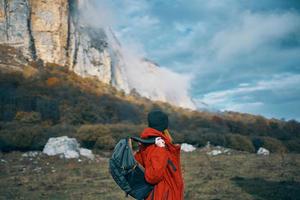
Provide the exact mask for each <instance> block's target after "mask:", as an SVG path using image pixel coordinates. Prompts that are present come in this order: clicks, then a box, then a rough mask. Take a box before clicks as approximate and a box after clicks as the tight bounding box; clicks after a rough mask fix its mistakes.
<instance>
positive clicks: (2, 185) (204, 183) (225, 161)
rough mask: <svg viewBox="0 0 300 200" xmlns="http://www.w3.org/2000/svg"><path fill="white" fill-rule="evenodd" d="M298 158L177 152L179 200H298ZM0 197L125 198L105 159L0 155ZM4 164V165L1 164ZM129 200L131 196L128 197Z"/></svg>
mask: <svg viewBox="0 0 300 200" xmlns="http://www.w3.org/2000/svg"><path fill="white" fill-rule="evenodd" d="M299 158H300V155H299V154H286V155H279V154H277V155H275V154H273V155H271V156H270V157H261V156H257V155H255V154H246V153H236V154H233V155H219V156H215V157H209V156H207V155H206V154H204V153H203V152H199V151H197V152H193V153H189V154H188V153H183V154H182V167H183V171H184V179H185V199H188V200H194V199H195V200H196V199H197V200H198V199H199V200H201V199H206V200H207V199H211V200H213V199H214V200H216V199H222V200H223V199H243V200H254V199H258V200H279V199H280V200H281V199H287V200H288V199H291V200H296V199H299V198H300V194H299V188H300V187H299V186H300V171H299V169H300V159H299ZM0 159H1V160H0V199H3V200H4V199H105V200H110V199H114V200H115V199H126V198H125V197H124V193H123V192H122V191H121V190H120V189H119V188H118V186H117V185H116V184H115V183H114V181H113V180H112V179H111V177H110V175H109V173H108V159H107V158H104V157H100V156H97V159H96V161H93V162H92V161H88V160H83V161H82V162H78V161H77V160H63V159H60V158H58V157H47V156H43V155H42V156H38V157H37V158H32V159H31V158H23V157H22V156H21V153H19V152H14V153H9V154H0ZM3 160H5V161H3ZM129 199H131V198H129Z"/></svg>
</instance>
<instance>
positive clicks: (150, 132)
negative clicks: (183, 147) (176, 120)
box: [140, 127, 180, 151]
mask: <svg viewBox="0 0 300 200" xmlns="http://www.w3.org/2000/svg"><path fill="white" fill-rule="evenodd" d="M140 137H141V138H142V139H146V138H149V137H161V138H162V139H163V140H164V141H165V143H166V146H167V147H168V148H169V149H170V150H172V149H173V150H175V151H178V149H179V150H180V146H177V145H174V144H172V142H171V140H170V138H169V137H167V136H166V135H164V134H163V133H162V132H160V131H158V130H156V129H154V128H149V127H148V128H145V129H144V131H143V132H142V133H141V136H140Z"/></svg>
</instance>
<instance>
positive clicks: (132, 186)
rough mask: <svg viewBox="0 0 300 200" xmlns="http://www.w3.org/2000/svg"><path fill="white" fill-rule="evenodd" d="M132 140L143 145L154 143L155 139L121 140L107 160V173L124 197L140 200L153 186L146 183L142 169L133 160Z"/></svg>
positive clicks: (134, 138) (131, 138)
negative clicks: (123, 192) (123, 193)
mask: <svg viewBox="0 0 300 200" xmlns="http://www.w3.org/2000/svg"><path fill="white" fill-rule="evenodd" d="M132 140H134V141H137V142H140V143H143V144H154V143H155V138H150V139H141V138H138V137H130V138H126V139H121V140H120V141H119V142H118V143H117V145H116V146H115V149H114V151H113V154H112V157H111V158H110V160H109V172H110V174H111V176H112V177H113V179H114V180H115V182H116V183H117V184H118V185H119V186H120V188H121V189H122V190H124V191H125V193H126V195H130V196H132V197H133V198H135V199H138V200H142V199H145V198H146V197H147V196H148V195H149V193H150V192H151V191H152V190H153V185H151V184H149V183H147V182H146V180H145V177H144V168H143V166H141V165H140V164H139V163H138V162H137V161H136V160H135V158H134V155H133V150H132Z"/></svg>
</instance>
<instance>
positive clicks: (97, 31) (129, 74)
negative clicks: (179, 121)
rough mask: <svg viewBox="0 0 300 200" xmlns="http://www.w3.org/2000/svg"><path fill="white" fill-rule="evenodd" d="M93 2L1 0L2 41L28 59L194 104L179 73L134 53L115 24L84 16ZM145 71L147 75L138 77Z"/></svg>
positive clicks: (154, 96) (148, 94)
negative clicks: (89, 21) (92, 23)
mask: <svg viewBox="0 0 300 200" xmlns="http://www.w3.org/2000/svg"><path fill="white" fill-rule="evenodd" d="M88 3H89V1H78V0H0V44H5V45H8V46H13V47H15V48H17V49H19V50H21V51H22V52H23V54H24V56H25V57H26V58H27V59H28V60H42V61H43V62H44V63H55V64H58V65H62V66H66V67H68V68H69V69H71V70H73V71H74V72H76V73H77V74H79V75H81V76H83V77H86V76H96V77H98V79H99V80H101V81H102V82H104V83H107V84H111V85H113V86H115V87H116V88H117V89H122V90H124V91H125V92H126V93H129V92H130V91H131V90H132V89H135V90H136V91H137V92H138V93H140V94H141V95H143V96H145V97H148V98H150V99H153V100H161V101H166V102H169V103H171V104H175V105H178V106H182V107H188V108H194V104H193V103H192V101H191V100H190V97H189V95H188V92H187V87H186V86H184V87H183V89H178V88H177V87H176V86H175V85H174V84H173V83H174V82H176V81H177V80H178V78H179V75H176V74H175V73H173V72H170V71H166V70H164V69H161V68H159V67H158V66H156V65H155V64H153V63H152V62H149V61H148V60H145V59H140V58H132V56H131V57H130V55H128V54H127V53H126V49H124V48H123V47H122V46H121V45H120V43H119V41H118V40H117V39H116V37H115V36H114V33H113V31H112V30H111V29H110V28H103V27H93V26H90V25H89V24H87V23H85V22H84V21H82V20H81V16H80V11H81V10H82V9H85V8H86V6H87V4H88ZM128 56H129V57H130V58H128ZM144 73H146V74H147V77H145V78H142V79H141V78H139V77H141V76H143V75H144ZM162 76H163V77H165V80H164V81H162V82H161V87H153V84H152V83H153V82H157V81H156V80H162V79H163V78H162ZM166 77H171V78H169V79H168V78H166ZM170 79H172V80H171V82H170ZM165 85H174V87H169V86H168V87H166V86H165Z"/></svg>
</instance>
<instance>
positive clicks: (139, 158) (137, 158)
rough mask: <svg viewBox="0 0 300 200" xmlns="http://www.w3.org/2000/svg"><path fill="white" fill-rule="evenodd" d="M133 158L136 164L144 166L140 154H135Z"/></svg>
mask: <svg viewBox="0 0 300 200" xmlns="http://www.w3.org/2000/svg"><path fill="white" fill-rule="evenodd" d="M134 158H135V160H136V161H138V163H140V164H141V165H142V166H145V165H144V162H143V158H142V155H141V152H139V151H138V152H136V153H135V154H134Z"/></svg>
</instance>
